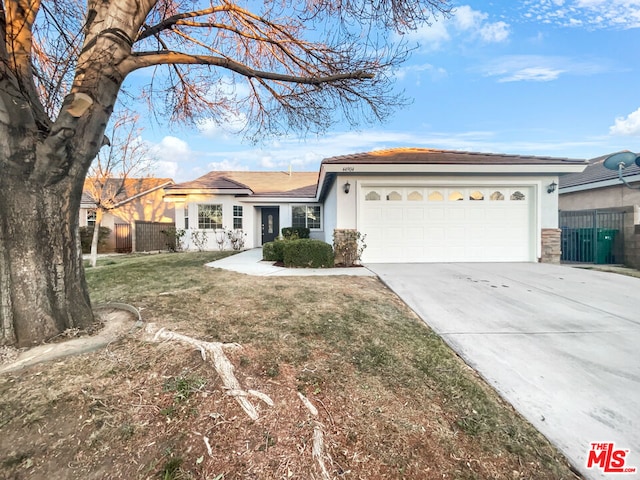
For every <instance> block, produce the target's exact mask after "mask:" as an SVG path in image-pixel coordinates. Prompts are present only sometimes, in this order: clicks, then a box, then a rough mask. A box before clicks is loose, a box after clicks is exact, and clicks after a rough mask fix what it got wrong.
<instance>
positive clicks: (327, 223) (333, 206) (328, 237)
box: [319, 182, 344, 244]
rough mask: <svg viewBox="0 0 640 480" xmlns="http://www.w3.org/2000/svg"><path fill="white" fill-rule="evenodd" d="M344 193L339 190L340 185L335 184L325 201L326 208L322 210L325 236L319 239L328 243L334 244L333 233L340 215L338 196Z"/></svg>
mask: <svg viewBox="0 0 640 480" xmlns="http://www.w3.org/2000/svg"><path fill="white" fill-rule="evenodd" d="M340 193H342V194H343V195H344V192H343V191H342V190H340V189H338V183H337V182H334V183H333V185H331V188H330V189H329V193H328V194H327V197H326V198H325V201H324V206H323V209H322V215H323V217H324V218H323V228H324V231H323V236H322V238H319V240H322V241H324V242H326V243H330V244H333V231H334V230H335V229H336V225H337V213H338V195H339V194H340Z"/></svg>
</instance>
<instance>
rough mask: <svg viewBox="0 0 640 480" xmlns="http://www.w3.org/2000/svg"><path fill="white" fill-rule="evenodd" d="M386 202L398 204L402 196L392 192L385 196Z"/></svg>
mask: <svg viewBox="0 0 640 480" xmlns="http://www.w3.org/2000/svg"><path fill="white" fill-rule="evenodd" d="M387 200H389V201H391V202H399V201H400V200H402V195H400V194H399V193H398V192H396V191H395V190H394V191H393V192H391V193H389V195H387Z"/></svg>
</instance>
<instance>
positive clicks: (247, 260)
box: [207, 248, 376, 277]
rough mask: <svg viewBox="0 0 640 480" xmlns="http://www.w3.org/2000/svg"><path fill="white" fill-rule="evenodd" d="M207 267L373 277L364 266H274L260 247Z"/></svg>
mask: <svg viewBox="0 0 640 480" xmlns="http://www.w3.org/2000/svg"><path fill="white" fill-rule="evenodd" d="M207 267H213V268H222V269H224V270H231V271H234V272H238V273H244V274H247V275H255V276H259V277H270V276H272V277H311V276H320V275H322V276H327V275H350V276H365V277H375V275H376V274H375V273H373V272H372V271H371V270H369V269H368V268H366V267H352V268H285V267H276V266H274V265H273V262H265V261H263V260H262V249H261V248H253V249H251V250H246V251H244V252H240V253H237V254H235V255H231V256H229V257H226V258H223V259H220V260H216V261H215V262H211V263H207Z"/></svg>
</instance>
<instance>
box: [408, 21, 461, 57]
mask: <svg viewBox="0 0 640 480" xmlns="http://www.w3.org/2000/svg"><path fill="white" fill-rule="evenodd" d="M404 38H405V39H407V40H409V41H412V42H417V43H419V44H420V47H421V48H422V49H423V50H427V51H431V50H438V49H439V48H440V47H442V44H443V43H446V42H448V41H449V40H450V39H451V35H449V31H448V30H447V26H446V25H445V21H444V20H440V21H435V22H434V23H433V24H431V25H430V26H429V25H423V26H422V27H420V28H418V29H417V30H413V31H411V32H409V33H407V34H405V35H404Z"/></svg>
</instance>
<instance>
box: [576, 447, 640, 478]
mask: <svg viewBox="0 0 640 480" xmlns="http://www.w3.org/2000/svg"><path fill="white" fill-rule="evenodd" d="M590 445H591V450H589V457H588V458H587V468H599V469H601V470H602V471H603V472H604V473H635V472H636V467H628V466H626V465H625V463H626V457H627V454H628V453H629V450H628V449H616V448H615V445H614V444H613V443H591V444H590Z"/></svg>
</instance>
